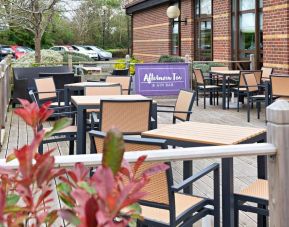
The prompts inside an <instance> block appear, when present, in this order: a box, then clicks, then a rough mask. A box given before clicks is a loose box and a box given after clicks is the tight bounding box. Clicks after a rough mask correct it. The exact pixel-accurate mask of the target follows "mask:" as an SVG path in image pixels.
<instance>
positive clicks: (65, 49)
mask: <svg viewBox="0 0 289 227" xmlns="http://www.w3.org/2000/svg"><path fill="white" fill-rule="evenodd" d="M50 50H54V51H57V52H61V53H65V52H74V49H73V48H72V46H69V45H64V46H53V47H51V48H50Z"/></svg>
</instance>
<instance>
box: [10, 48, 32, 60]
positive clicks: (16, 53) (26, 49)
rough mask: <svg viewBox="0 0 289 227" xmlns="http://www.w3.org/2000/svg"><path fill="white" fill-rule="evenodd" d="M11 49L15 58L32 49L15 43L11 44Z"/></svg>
mask: <svg viewBox="0 0 289 227" xmlns="http://www.w3.org/2000/svg"><path fill="white" fill-rule="evenodd" d="M11 49H12V50H13V51H14V53H15V58H16V59H19V58H21V57H22V56H24V55H25V54H27V53H29V52H31V51H33V50H32V49H31V48H29V47H23V46H17V45H13V46H11Z"/></svg>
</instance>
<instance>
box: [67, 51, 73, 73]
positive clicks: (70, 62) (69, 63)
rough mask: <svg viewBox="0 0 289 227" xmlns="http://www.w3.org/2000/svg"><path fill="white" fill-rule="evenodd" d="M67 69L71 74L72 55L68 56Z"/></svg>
mask: <svg viewBox="0 0 289 227" xmlns="http://www.w3.org/2000/svg"><path fill="white" fill-rule="evenodd" d="M67 59H68V69H69V70H70V71H71V72H72V70H73V65H72V55H71V54H68V58H67Z"/></svg>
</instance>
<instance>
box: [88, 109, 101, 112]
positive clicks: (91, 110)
mask: <svg viewBox="0 0 289 227" xmlns="http://www.w3.org/2000/svg"><path fill="white" fill-rule="evenodd" d="M99 112H100V109H88V110H86V113H99Z"/></svg>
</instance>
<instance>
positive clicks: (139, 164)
mask: <svg viewBox="0 0 289 227" xmlns="http://www.w3.org/2000/svg"><path fill="white" fill-rule="evenodd" d="M146 158H147V156H145V155H143V156H141V157H139V158H138V159H137V161H136V163H135V164H134V168H133V170H134V173H136V172H137V171H138V170H139V168H140V167H141V165H142V164H143V163H144V161H145V160H146Z"/></svg>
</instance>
